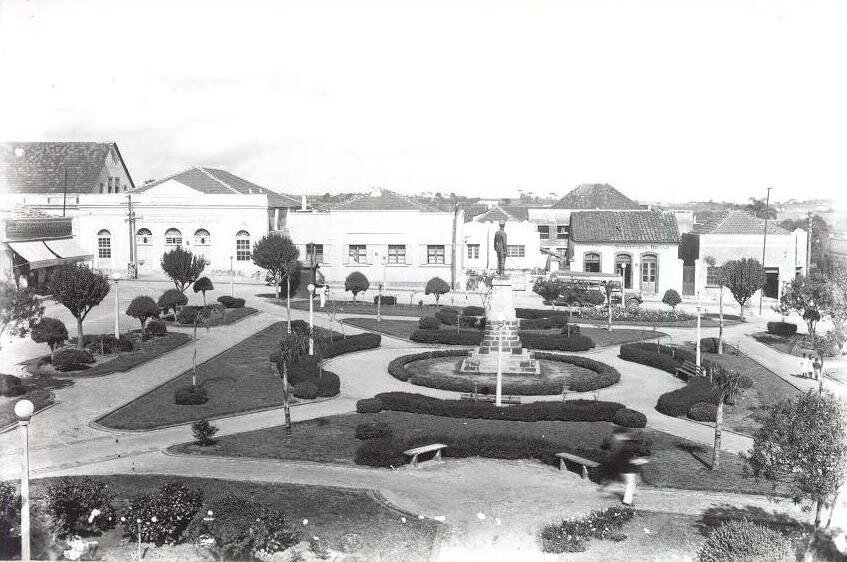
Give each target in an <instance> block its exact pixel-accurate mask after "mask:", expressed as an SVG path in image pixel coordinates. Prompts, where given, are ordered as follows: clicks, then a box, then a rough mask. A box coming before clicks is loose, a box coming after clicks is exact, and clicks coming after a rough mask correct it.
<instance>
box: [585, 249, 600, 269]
mask: <svg viewBox="0 0 847 562" xmlns="http://www.w3.org/2000/svg"><path fill="white" fill-rule="evenodd" d="M583 261H584V264H585V266H584V268H583V271H586V272H588V273H600V254H598V253H595V252H589V253H587V254H585V257H584V259H583Z"/></svg>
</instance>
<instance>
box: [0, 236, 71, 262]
mask: <svg viewBox="0 0 847 562" xmlns="http://www.w3.org/2000/svg"><path fill="white" fill-rule="evenodd" d="M6 243H7V244H8V245H9V247H10V248H12V250H14V251H15V252H16V253H17V254H18V255H19V256H21V257H22V258H23V259H25V260H26V261H27V262H29V267H30V269H40V268H42V267H51V266H54V265H59V264H60V263H63V262H64V261H65V260H63V259H61V258H57V257H56V255H55V254H54V253H53V252H51V251H50V249H49V248H48V247H47V246H45V245H44V242H42V241H41V240H30V241H28V242H6Z"/></svg>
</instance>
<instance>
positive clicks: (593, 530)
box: [541, 507, 635, 554]
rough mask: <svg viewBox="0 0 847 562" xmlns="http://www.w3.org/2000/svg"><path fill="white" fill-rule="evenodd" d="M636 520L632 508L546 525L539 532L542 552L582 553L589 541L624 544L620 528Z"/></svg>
mask: <svg viewBox="0 0 847 562" xmlns="http://www.w3.org/2000/svg"><path fill="white" fill-rule="evenodd" d="M633 517H635V510H634V509H633V508H631V507H610V508H608V509H604V510H603V511H593V512H591V513H590V514H588V515H585V516H582V517H577V518H575V519H565V520H563V521H562V522H561V523H554V524H550V525H545V526H544V528H543V529H542V530H541V544H542V550H543V551H544V552H552V553H557V554H559V553H563V552H585V551H586V550H588V544H589V543H590V542H591V539H597V540H611V541H614V542H620V541H623V540H626V535H624V534H622V533H621V532H620V531H621V528H622V527H623V526H624V525H626V524H627V523H629V522H630V521H631V520H632V518H633Z"/></svg>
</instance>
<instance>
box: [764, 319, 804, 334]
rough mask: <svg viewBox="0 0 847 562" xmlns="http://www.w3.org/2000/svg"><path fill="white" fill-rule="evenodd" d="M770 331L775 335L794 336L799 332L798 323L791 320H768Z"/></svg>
mask: <svg viewBox="0 0 847 562" xmlns="http://www.w3.org/2000/svg"><path fill="white" fill-rule="evenodd" d="M768 333H769V334H773V335H775V336H793V335H794V334H796V333H797V324H792V323H791V322H768Z"/></svg>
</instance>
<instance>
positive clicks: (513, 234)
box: [462, 206, 548, 271]
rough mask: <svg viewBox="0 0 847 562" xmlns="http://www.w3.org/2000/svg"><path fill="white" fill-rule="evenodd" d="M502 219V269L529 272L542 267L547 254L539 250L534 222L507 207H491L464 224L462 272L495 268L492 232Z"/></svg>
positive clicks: (545, 261) (493, 232)
mask: <svg viewBox="0 0 847 562" xmlns="http://www.w3.org/2000/svg"><path fill="white" fill-rule="evenodd" d="M501 221H502V222H505V227H504V228H505V231H506V239H507V242H508V248H507V253H506V269H507V270H511V271H532V270H537V269H539V268H546V266H547V261H548V260H547V257H546V256H545V255H544V254H542V253H541V247H540V242H539V239H538V231H537V229H536V225H535V224H534V223H532V222H530V221H528V220H525V219H524V220H521V219H519V218H518V217H516V216H515V215H513V214H511V213H510V212H508V211H507V210H505V209H503V208H501V207H499V206H494V207H492V208H491V209H489V210H488V211H486V212H484V213H481V214H479V215H476V216H475V217H473V218H472V219H471V220H470V221H468V222H466V223H465V225H464V238H463V239H464V249H463V250H462V253H463V256H462V257H463V261H464V269H465V271H486V270H493V269H497V254H496V252H495V251H494V234H495V233H496V232H497V230H499V228H500V222H501Z"/></svg>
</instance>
